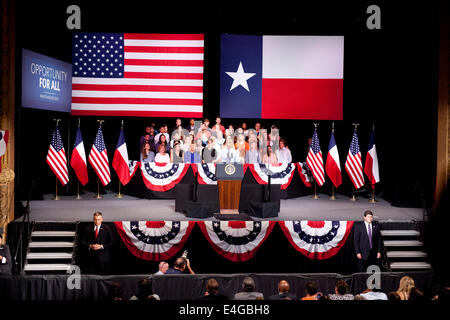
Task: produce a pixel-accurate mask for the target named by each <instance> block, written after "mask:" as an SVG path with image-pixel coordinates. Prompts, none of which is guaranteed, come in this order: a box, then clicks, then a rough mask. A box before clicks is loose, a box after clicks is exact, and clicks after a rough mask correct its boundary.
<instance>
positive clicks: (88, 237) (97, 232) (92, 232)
mask: <svg viewBox="0 0 450 320" xmlns="http://www.w3.org/2000/svg"><path fill="white" fill-rule="evenodd" d="M102 222H103V216H102V213H101V212H95V213H94V224H93V225H89V226H88V227H86V229H85V230H84V237H83V240H82V245H83V247H84V248H85V249H86V250H87V255H88V269H87V271H88V273H92V274H109V273H110V270H111V248H112V245H113V241H114V240H113V236H112V232H111V229H110V228H109V226H107V225H104V224H103V223H102Z"/></svg>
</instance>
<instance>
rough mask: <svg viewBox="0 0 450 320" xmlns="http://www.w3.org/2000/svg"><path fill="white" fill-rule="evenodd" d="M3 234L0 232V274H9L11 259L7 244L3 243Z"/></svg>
mask: <svg viewBox="0 0 450 320" xmlns="http://www.w3.org/2000/svg"><path fill="white" fill-rule="evenodd" d="M2 242H3V236H2V235H1V234H0V275H9V276H10V275H11V270H12V259H11V253H10V252H9V246H8V245H6V244H5V245H3V243H2Z"/></svg>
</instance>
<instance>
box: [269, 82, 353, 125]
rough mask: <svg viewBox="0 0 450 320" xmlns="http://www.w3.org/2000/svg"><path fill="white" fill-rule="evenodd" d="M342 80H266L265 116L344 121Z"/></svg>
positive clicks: (271, 117)
mask: <svg viewBox="0 0 450 320" xmlns="http://www.w3.org/2000/svg"><path fill="white" fill-rule="evenodd" d="M343 84H344V80H343V79H263V80H262V110H261V116H262V118H265V119H313V120H342V104H343Z"/></svg>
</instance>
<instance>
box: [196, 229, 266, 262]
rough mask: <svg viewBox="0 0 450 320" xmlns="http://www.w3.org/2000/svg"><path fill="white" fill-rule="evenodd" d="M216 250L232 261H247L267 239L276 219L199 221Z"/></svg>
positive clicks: (204, 233)
mask: <svg viewBox="0 0 450 320" xmlns="http://www.w3.org/2000/svg"><path fill="white" fill-rule="evenodd" d="M197 223H198V226H199V227H200V229H201V230H202V232H203V235H204V236H205V238H206V239H207V240H208V242H209V243H210V244H211V246H212V248H213V249H214V251H216V252H217V253H218V254H220V255H221V256H222V257H224V258H227V259H229V260H231V261H247V260H249V259H251V258H253V256H254V255H255V254H256V252H257V251H258V249H259V248H260V247H261V245H262V244H263V243H264V241H265V240H266V239H267V237H268V236H269V234H270V233H271V232H272V229H273V227H274V225H275V221H198V222H197Z"/></svg>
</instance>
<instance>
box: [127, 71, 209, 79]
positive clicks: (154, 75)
mask: <svg viewBox="0 0 450 320" xmlns="http://www.w3.org/2000/svg"><path fill="white" fill-rule="evenodd" d="M124 77H125V78H134V79H136V78H138V79H191V80H203V73H181V72H180V73H176V72H124Z"/></svg>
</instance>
